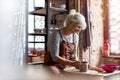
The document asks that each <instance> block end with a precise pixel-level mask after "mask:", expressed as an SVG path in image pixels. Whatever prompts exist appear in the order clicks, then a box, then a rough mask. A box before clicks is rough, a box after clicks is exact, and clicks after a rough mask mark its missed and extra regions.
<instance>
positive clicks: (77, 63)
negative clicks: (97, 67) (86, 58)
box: [73, 61, 82, 69]
mask: <svg viewBox="0 0 120 80" xmlns="http://www.w3.org/2000/svg"><path fill="white" fill-rule="evenodd" d="M73 66H74V67H75V68H76V69H81V68H82V63H81V62H80V61H75V62H74V63H73Z"/></svg>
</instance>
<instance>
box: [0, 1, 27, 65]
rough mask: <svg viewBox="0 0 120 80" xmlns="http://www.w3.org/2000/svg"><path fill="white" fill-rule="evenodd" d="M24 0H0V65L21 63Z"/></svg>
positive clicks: (23, 48)
mask: <svg viewBox="0 0 120 80" xmlns="http://www.w3.org/2000/svg"><path fill="white" fill-rule="evenodd" d="M26 9H27V8H26V0H0V28H1V29H0V65H17V66H21V65H22V64H23V57H24V55H25V44H26V43H25V41H26V36H25V34H26V22H25V21H26Z"/></svg>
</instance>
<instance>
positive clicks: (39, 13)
mask: <svg viewBox="0 0 120 80" xmlns="http://www.w3.org/2000/svg"><path fill="white" fill-rule="evenodd" d="M50 10H51V11H55V12H64V13H67V10H66V9H62V8H55V7H51V8H50ZM29 14H33V15H41V16H45V15H46V8H42V9H38V10H34V11H31V12H29Z"/></svg>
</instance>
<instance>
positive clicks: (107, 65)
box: [101, 64, 119, 73]
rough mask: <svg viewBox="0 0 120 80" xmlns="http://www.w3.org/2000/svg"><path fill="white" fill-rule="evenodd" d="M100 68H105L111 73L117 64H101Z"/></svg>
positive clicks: (117, 67) (117, 66)
mask: <svg viewBox="0 0 120 80" xmlns="http://www.w3.org/2000/svg"><path fill="white" fill-rule="evenodd" d="M101 68H102V69H103V70H105V71H106V72H107V73H112V72H114V71H116V70H118V69H119V65H115V64H102V65H101Z"/></svg>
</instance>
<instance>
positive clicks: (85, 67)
mask: <svg viewBox="0 0 120 80" xmlns="http://www.w3.org/2000/svg"><path fill="white" fill-rule="evenodd" d="M81 67H82V68H81V69H80V72H87V71H88V62H86V61H84V62H82V66H81Z"/></svg>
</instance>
